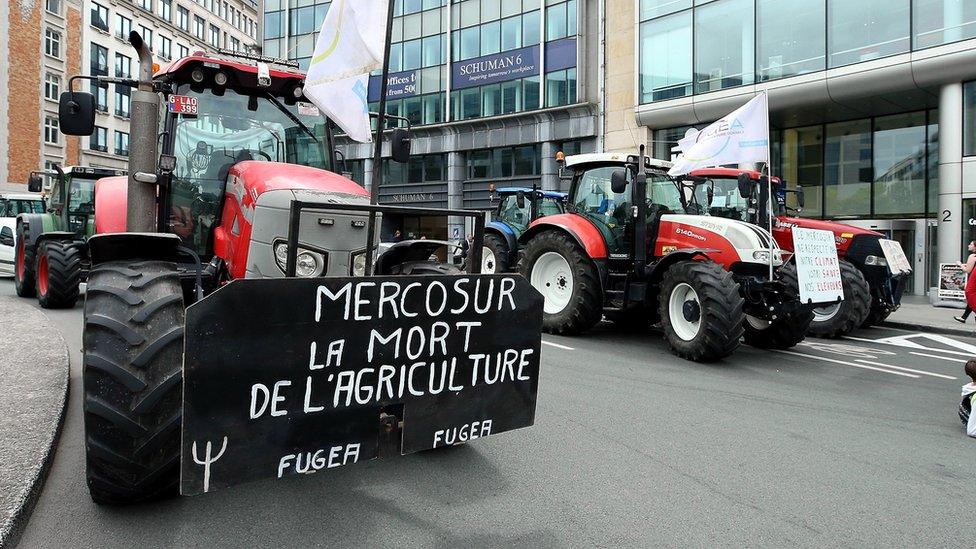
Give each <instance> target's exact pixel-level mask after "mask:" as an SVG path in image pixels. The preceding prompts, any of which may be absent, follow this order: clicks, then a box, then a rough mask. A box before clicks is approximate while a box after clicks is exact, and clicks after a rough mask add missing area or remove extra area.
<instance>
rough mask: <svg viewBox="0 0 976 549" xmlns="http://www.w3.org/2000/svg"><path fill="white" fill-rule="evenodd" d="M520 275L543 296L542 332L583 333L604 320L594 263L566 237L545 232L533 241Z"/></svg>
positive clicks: (599, 287) (527, 250) (527, 247)
mask: <svg viewBox="0 0 976 549" xmlns="http://www.w3.org/2000/svg"><path fill="white" fill-rule="evenodd" d="M519 272H520V273H521V274H522V276H524V277H525V278H527V279H528V280H529V282H530V283H531V284H532V286H533V287H534V288H535V289H536V290H538V291H539V293H541V294H542V297H543V298H544V302H543V314H542V329H543V330H545V331H546V332H548V333H550V334H562V335H572V334H578V333H581V332H585V331H587V330H589V329H590V328H592V327H593V326H595V325H596V324H597V323H598V322H600V319H601V318H602V317H603V296H602V293H601V292H602V290H601V285H600V274H599V271H597V267H596V264H595V263H593V260H592V259H590V257H589V256H587V255H586V252H585V251H584V250H583V249H582V248H580V246H579V245H578V244H577V243H576V242H574V241H573V240H572V239H571V238H570V237H569V236H567V235H565V234H563V233H560V232H557V231H546V232H543V233H539V234H538V235H536V236H535V237H534V238H532V239H531V240H530V241H529V243H528V244H526V246H525V253H524V254H523V256H522V258H521V260H519Z"/></svg>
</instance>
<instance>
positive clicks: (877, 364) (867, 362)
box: [857, 358, 956, 379]
mask: <svg viewBox="0 0 976 549" xmlns="http://www.w3.org/2000/svg"><path fill="white" fill-rule="evenodd" d="M857 361H858V362H861V363H864V364H871V365H872V366H882V367H884V368H891V369H893V370H901V371H903V372H912V373H914V374H922V375H923V376H932V377H941V378H942V379H956V378H954V377H952V376H947V375H944V374H934V373H932V372H926V371H925V370H913V369H911V368H904V367H902V366H892V365H891V364H883V363H881V362H871V361H870V360H862V359H860V358H859V359H857Z"/></svg>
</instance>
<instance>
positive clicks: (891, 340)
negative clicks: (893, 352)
mask: <svg viewBox="0 0 976 549" xmlns="http://www.w3.org/2000/svg"><path fill="white" fill-rule="evenodd" d="M910 337H927V338H929V339H931V340H933V341H938V342H940V343H942V344H944V345H948V346H950V347H956V348H957V349H973V350H974V351H976V347H973V346H972V345H969V344H966V343H963V342H961V341H956V340H954V339H952V338H948V337H945V336H940V335H938V334H911V335H907V336H898V337H887V338H884V339H865V338H863V337H854V336H844V339H853V340H854V341H863V342H866V343H881V344H883V345H891V346H894V347H901V348H902V349H918V350H920V351H931V352H934V353H943V354H947V355H956V356H965V357H973V356H974V355H976V352H962V351H950V350H949V349H938V348H935V347H926V346H924V345H920V344H918V343H916V342H914V341H908V339H907V338H910Z"/></svg>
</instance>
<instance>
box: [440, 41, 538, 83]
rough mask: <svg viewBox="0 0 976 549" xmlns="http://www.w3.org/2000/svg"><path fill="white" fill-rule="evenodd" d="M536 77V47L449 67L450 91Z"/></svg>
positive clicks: (496, 54)
mask: <svg viewBox="0 0 976 549" xmlns="http://www.w3.org/2000/svg"><path fill="white" fill-rule="evenodd" d="M538 74H539V46H538V45H535V46H529V47H527V48H521V49H517V50H509V51H506V52H502V53H495V54H492V55H486V56H484V57H476V58H474V59H468V60H466V61H458V62H456V63H453V64H451V86H452V88H451V89H455V90H460V89H464V88H473V87H475V86H482V85H484V84H494V83H496V82H505V81H508V80H516V79H519V78H525V77H526V76H533V75H538Z"/></svg>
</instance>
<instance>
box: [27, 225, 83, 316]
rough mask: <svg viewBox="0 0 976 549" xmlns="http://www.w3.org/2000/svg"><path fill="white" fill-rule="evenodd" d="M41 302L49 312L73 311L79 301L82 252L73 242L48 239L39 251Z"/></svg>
mask: <svg viewBox="0 0 976 549" xmlns="http://www.w3.org/2000/svg"><path fill="white" fill-rule="evenodd" d="M34 276H35V278H36V285H37V301H38V303H40V305H41V307H44V308H45V309H70V308H72V307H74V306H75V303H77V302H78V285H79V284H81V250H80V249H78V247H77V246H76V245H74V244H73V243H72V242H67V241H63V240H46V241H44V242H42V243H41V245H40V246H38V249H37V269H36V272H35V273H34Z"/></svg>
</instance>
